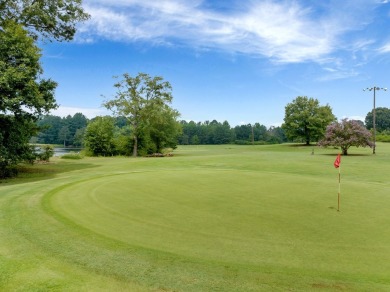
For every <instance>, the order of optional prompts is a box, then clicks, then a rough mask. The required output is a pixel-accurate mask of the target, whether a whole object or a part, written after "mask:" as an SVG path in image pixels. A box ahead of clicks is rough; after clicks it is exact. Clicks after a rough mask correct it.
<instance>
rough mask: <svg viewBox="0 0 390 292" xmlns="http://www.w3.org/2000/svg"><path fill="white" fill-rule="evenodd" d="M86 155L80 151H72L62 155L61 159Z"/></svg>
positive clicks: (81, 157) (79, 157)
mask: <svg viewBox="0 0 390 292" xmlns="http://www.w3.org/2000/svg"><path fill="white" fill-rule="evenodd" d="M83 158H84V156H83V155H82V154H80V153H76V152H70V153H67V154H64V155H62V156H61V159H83Z"/></svg>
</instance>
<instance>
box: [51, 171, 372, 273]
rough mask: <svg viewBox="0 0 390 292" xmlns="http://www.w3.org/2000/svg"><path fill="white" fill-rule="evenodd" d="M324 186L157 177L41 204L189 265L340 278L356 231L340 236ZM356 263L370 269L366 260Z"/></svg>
mask: <svg viewBox="0 0 390 292" xmlns="http://www.w3.org/2000/svg"><path fill="white" fill-rule="evenodd" d="M330 185H332V183H331V182H327V181H326V180H325V181H324V180H323V179H318V178H311V177H308V176H300V175H294V174H291V175H286V174H285V173H283V174H281V173H275V172H273V173H269V172H255V171H238V170H215V169H213V170H199V169H196V170H180V171H161V170H160V171H158V172H153V171H148V172H131V173H122V174H117V175H107V176H104V177H99V178H94V179H90V180H87V181H82V182H78V183H72V184H69V185H67V186H65V187H61V188H60V189H59V190H55V191H54V192H51V193H50V198H49V200H50V206H51V208H52V210H53V211H54V212H56V213H57V214H59V215H60V216H61V217H63V218H66V220H69V221H71V222H73V224H74V225H77V226H78V227H79V228H80V227H82V228H84V229H88V230H89V231H91V232H93V233H95V234H99V235H101V236H103V237H105V238H110V239H112V240H116V241H120V242H122V243H125V244H128V245H131V246H137V247H143V248H147V249H151V250H158V251H162V252H166V253H169V254H177V255H179V256H183V257H186V258H196V259H197V260H211V261H224V262H227V263H229V262H230V263H239V264H251V265H255V266H258V265H264V264H270V265H271V264H272V265H273V266H275V265H276V266H277V265H280V266H286V265H287V266H289V267H290V268H294V267H302V265H303V266H306V268H307V269H315V270H316V269H320V270H325V271H328V272H330V271H334V270H335V269H339V270H340V271H343V270H345V269H348V266H349V265H351V264H353V263H354V260H355V257H356V256H361V255H360V253H361V250H360V249H359V246H358V240H359V238H358V236H359V233H356V232H355V231H356V230H355V231H354V232H353V233H352V234H343V233H345V232H346V231H347V229H348V228H350V222H349V223H347V224H345V223H346V222H343V219H342V216H340V214H339V213H337V212H336V210H335V209H336V197H335V196H334V195H333V196H331V195H330V193H332V191H333V190H332V191H330V190H329V186H330ZM333 185H334V184H333ZM303 187H307V188H309V189H311V192H307V191H305V192H302V188H303ZM350 187H351V188H352V192H353V188H356V189H360V191H361V188H362V187H363V188H364V187H366V186H361V185H356V183H354V185H353V186H350ZM350 191H351V190H350ZM333 193H334V192H333ZM300 194H301V195H300ZM347 205H350V203H347ZM351 207H352V206H349V207H348V209H350V208H351ZM305 218H306V219H305ZM357 218H358V217H357ZM325 220H326V221H327V223H326V224H324V221H325ZM361 223H363V222H361ZM363 226H364V227H362V230H366V228H367V223H365V224H364V225H363ZM355 227H356V228H359V226H355ZM335 246H336V247H335ZM365 246H366V245H364V247H365ZM351 247H353V252H349V254H348V255H347V256H346V257H345V258H344V260H345V263H344V265H343V264H338V265H337V267H334V262H335V261H337V260H338V258H337V257H339V252H337V253H335V248H337V249H338V250H339V251H343V250H344V251H348V250H350V249H351ZM319 258H321V259H322V261H321V265H318V259H319ZM363 260H365V261H366V263H367V264H369V265H370V266H372V265H374V264H375V263H374V259H373V258H372V255H371V256H368V257H367V258H366V259H363ZM367 272H369V270H367Z"/></svg>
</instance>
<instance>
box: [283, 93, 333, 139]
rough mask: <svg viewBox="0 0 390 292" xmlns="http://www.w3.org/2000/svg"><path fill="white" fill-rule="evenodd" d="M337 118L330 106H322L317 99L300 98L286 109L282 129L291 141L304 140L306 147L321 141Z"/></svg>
mask: <svg viewBox="0 0 390 292" xmlns="http://www.w3.org/2000/svg"><path fill="white" fill-rule="evenodd" d="M335 120H336V117H335V116H334V115H333V113H332V109H331V107H330V106H329V105H326V106H320V103H319V101H318V100H317V99H314V98H308V97H306V96H298V97H297V98H296V99H294V100H293V101H292V102H291V103H289V104H287V105H286V107H285V117H284V123H283V125H282V128H283V129H284V130H285V132H286V135H287V137H288V138H289V139H292V140H298V139H302V140H303V141H305V143H306V145H310V142H311V141H318V140H319V139H321V138H322V137H323V136H324V134H325V130H326V126H328V125H329V124H330V123H331V122H333V121H335Z"/></svg>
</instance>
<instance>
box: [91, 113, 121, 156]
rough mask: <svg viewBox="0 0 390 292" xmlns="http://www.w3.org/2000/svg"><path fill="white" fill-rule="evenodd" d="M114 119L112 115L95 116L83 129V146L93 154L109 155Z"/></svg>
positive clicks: (111, 151)
mask: <svg viewBox="0 0 390 292" xmlns="http://www.w3.org/2000/svg"><path fill="white" fill-rule="evenodd" d="M113 138H114V120H113V118H112V117H109V116H105V117H96V118H95V119H94V120H93V121H91V122H90V123H89V124H88V126H87V129H86V130H85V141H84V143H85V146H86V147H87V148H88V149H89V151H90V152H91V153H92V154H93V155H94V156H100V155H102V156H110V155H113V154H114V152H115V148H114V140H113Z"/></svg>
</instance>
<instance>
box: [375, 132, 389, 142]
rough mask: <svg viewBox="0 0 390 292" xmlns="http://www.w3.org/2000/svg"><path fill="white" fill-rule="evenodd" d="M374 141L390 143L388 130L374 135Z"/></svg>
mask: <svg viewBox="0 0 390 292" xmlns="http://www.w3.org/2000/svg"><path fill="white" fill-rule="evenodd" d="M376 141H378V142H390V130H385V131H382V132H381V133H379V134H377V135H376Z"/></svg>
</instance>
